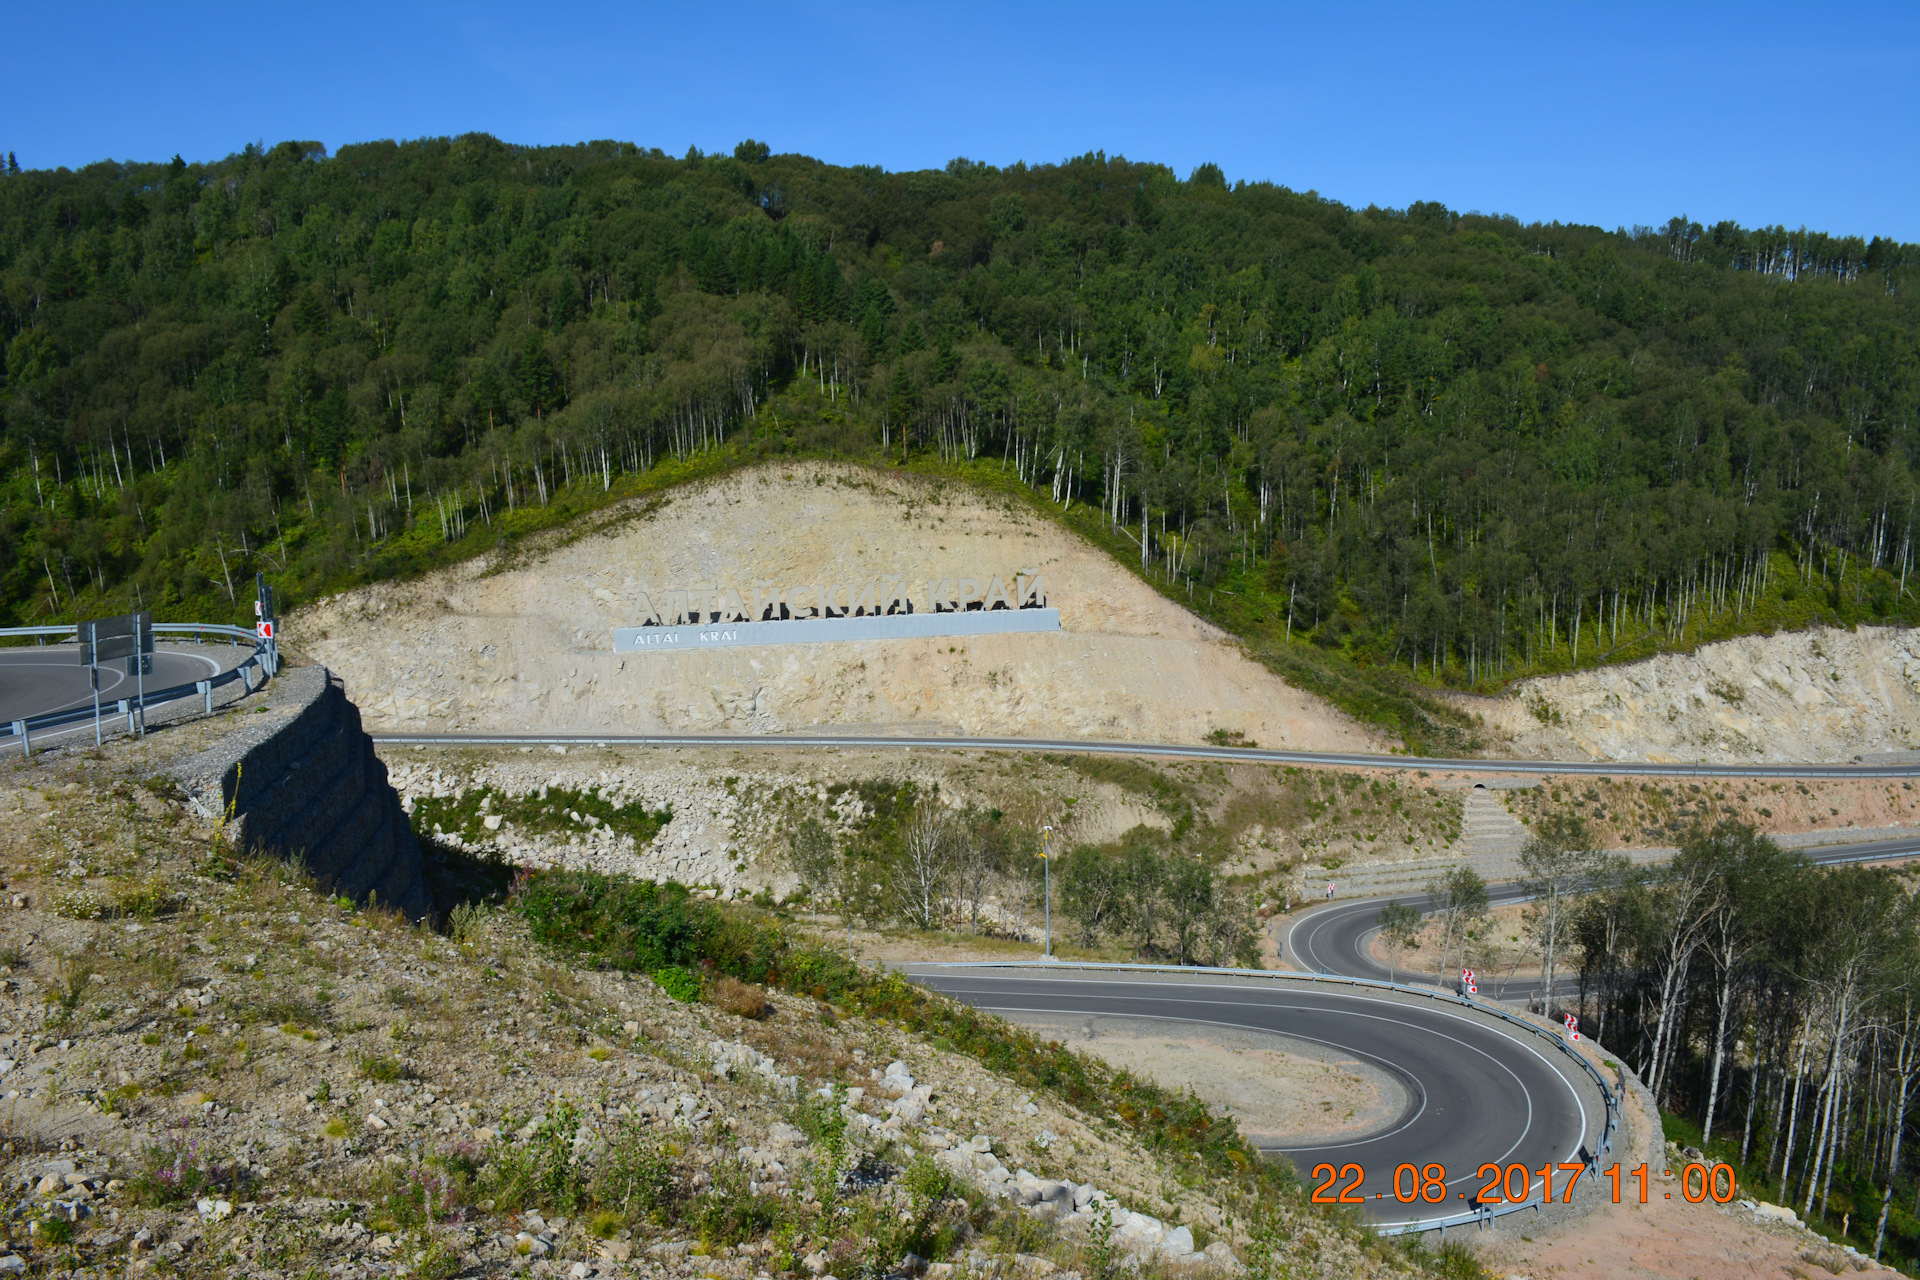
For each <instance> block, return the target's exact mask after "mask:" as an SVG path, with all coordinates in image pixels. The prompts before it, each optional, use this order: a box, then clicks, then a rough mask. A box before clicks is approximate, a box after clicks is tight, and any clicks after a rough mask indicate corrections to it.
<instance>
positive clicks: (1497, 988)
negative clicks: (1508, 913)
mask: <svg viewBox="0 0 1920 1280" xmlns="http://www.w3.org/2000/svg"><path fill="white" fill-rule="evenodd" d="M1800 852H1801V853H1802V854H1804V855H1805V856H1806V858H1807V860H1808V861H1809V862H1815V863H1819V864H1821V865H1823V866H1840V865H1843V864H1847V863H1860V862H1887V861H1892V860H1894V859H1904V858H1915V857H1920V833H1917V834H1915V835H1913V836H1910V837H1906V838H1904V839H1899V840H1875V841H1871V842H1869V843H1864V844H1834V845H1821V846H1818V847H1815V848H1808V849H1802V850H1800ZM1487 896H1488V898H1489V899H1490V900H1491V901H1492V904H1493V905H1494V906H1496V907H1498V906H1505V905H1507V904H1510V903H1515V902H1525V901H1526V900H1527V897H1528V894H1527V890H1526V889H1524V888H1522V887H1521V886H1518V885H1511V884H1499V885H1493V886H1491V887H1490V888H1489V890H1488V895H1487ZM1389 902H1400V903H1403V904H1405V905H1406V906H1410V907H1412V908H1414V909H1415V910H1416V911H1419V912H1421V913H1422V914H1426V913H1428V912H1431V911H1432V910H1433V909H1434V907H1433V902H1432V900H1431V899H1430V898H1428V897H1427V895H1426V894H1424V893H1410V894H1409V893H1402V894H1395V895H1391V896H1387V897H1379V898H1356V899H1352V900H1350V901H1341V902H1334V903H1332V904H1330V905H1328V906H1325V907H1319V908H1316V909H1315V910H1313V911H1309V912H1307V913H1305V914H1303V915H1301V916H1300V917H1299V918H1298V919H1296V920H1294V921H1293V922H1292V923H1291V924H1290V925H1288V926H1287V928H1286V931H1285V932H1284V933H1282V934H1281V935H1280V945H1281V947H1282V948H1283V949H1284V954H1285V955H1286V957H1287V958H1289V959H1291V960H1292V961H1293V962H1294V963H1296V964H1298V965H1300V966H1301V967H1302V968H1304V969H1307V970H1310V971H1311V972H1314V973H1331V974H1339V975H1341V976H1342V977H1348V978H1370V979H1373V980H1374V981H1377V982H1387V981H1389V980H1392V979H1397V980H1399V981H1401V982H1412V983H1424V982H1438V983H1441V984H1444V985H1447V986H1449V987H1451V985H1452V983H1453V980H1454V979H1455V978H1457V977H1458V976H1459V975H1458V974H1457V973H1451V972H1450V973H1446V974H1439V975H1436V974H1434V973H1433V971H1432V970H1431V969H1430V968H1429V969H1428V970H1427V971H1426V972H1425V973H1417V972H1410V971H1409V970H1407V969H1398V970H1395V971H1393V972H1391V973H1390V972H1389V971H1388V968H1387V966H1386V965H1383V964H1381V963H1380V962H1379V961H1378V960H1376V959H1374V958H1373V954H1372V948H1373V938H1374V935H1375V934H1376V933H1378V932H1379V930H1380V908H1382V907H1384V906H1386V905H1387V903H1389ZM1554 985H1555V987H1556V989H1557V990H1559V991H1560V992H1562V993H1564V992H1566V991H1569V990H1574V989H1577V987H1578V983H1577V982H1576V981H1575V980H1573V979H1566V980H1564V981H1561V982H1556V983H1555V984H1554ZM1539 990H1540V983H1539V982H1538V981H1537V980H1528V979H1521V980H1519V981H1517V982H1510V983H1505V984H1502V983H1501V982H1500V981H1499V978H1498V975H1495V974H1486V975H1483V976H1482V977H1481V979H1480V992H1481V995H1482V997H1483V998H1484V997H1491V998H1493V999H1495V1000H1527V999H1531V998H1533V997H1535V996H1537V995H1538V994H1539Z"/></svg>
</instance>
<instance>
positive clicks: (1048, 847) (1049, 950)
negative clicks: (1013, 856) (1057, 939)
mask: <svg viewBox="0 0 1920 1280" xmlns="http://www.w3.org/2000/svg"><path fill="white" fill-rule="evenodd" d="M1040 860H1041V861H1042V862H1043V863H1045V864H1046V876H1047V880H1046V884H1047V889H1046V899H1047V940H1046V949H1045V951H1044V953H1043V958H1044V959H1047V960H1051V959H1053V828H1052V827H1042V828H1040Z"/></svg>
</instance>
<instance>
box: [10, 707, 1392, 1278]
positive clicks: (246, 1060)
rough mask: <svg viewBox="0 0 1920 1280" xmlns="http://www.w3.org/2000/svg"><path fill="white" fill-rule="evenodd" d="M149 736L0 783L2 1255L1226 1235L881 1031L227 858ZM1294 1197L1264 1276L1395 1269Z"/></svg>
mask: <svg viewBox="0 0 1920 1280" xmlns="http://www.w3.org/2000/svg"><path fill="white" fill-rule="evenodd" d="M180 741H181V742H182V743H184V744H188V745H195V746H198V745H201V744H199V743H198V742H196V741H194V740H193V739H191V738H189V737H187V736H185V735H183V737H182V739H181V740H180ZM164 745H165V744H164V743H163V742H157V741H155V740H154V739H151V738H150V739H148V740H147V741H146V742H145V743H110V744H109V745H108V747H107V748H106V749H105V751H104V752H102V753H99V754H98V756H97V757H96V756H95V754H94V753H88V754H87V755H86V756H79V755H73V754H67V753H52V752H49V753H46V754H43V755H40V756H36V757H35V758H34V759H33V760H32V761H30V762H21V763H19V764H17V765H15V766H13V767H12V768H10V769H8V770H7V771H6V772H5V773H4V775H0V887H4V889H5V898H4V902H5V904H6V905H5V907H4V909H0V1091H4V1093H5V1107H6V1110H5V1120H6V1127H5V1130H4V1133H0V1186H4V1187H5V1190H6V1193H7V1197H8V1201H9V1203H10V1204H11V1205H13V1206H14V1210H13V1211H12V1212H10V1213H9V1214H8V1215H6V1216H4V1217H0V1268H4V1269H5V1270H6V1271H10V1272H16V1273H17V1272H23V1271H30V1272H31V1273H33V1274H55V1273H60V1274H66V1273H70V1272H78V1271H85V1272H87V1273H91V1274H106V1273H108V1272H113V1273H116V1274H117V1273H119V1272H121V1271H127V1270H129V1269H130V1271H131V1273H134V1274H139V1273H144V1272H148V1271H152V1272H156V1273H159V1274H180V1275H205V1276H215V1275H219V1276H231V1275H246V1276H249V1277H273V1278H276V1280H277V1278H278V1277H291V1276H298V1275H309V1274H317V1273H319V1272H322V1271H326V1272H331V1273H333V1274H340V1275H345V1274H355V1275H361V1274H396V1275H397V1274H409V1275H413V1276H416V1277H446V1276H451V1275H454V1274H459V1275H467V1276H475V1275H505V1274H513V1273H519V1272H523V1271H524V1272H529V1273H531V1274H533V1275H536V1276H545V1275H568V1276H574V1277H588V1276H593V1275H603V1276H607V1275H621V1276H627V1275H632V1276H646V1277H654V1278H658V1280H668V1278H673V1280H680V1278H682V1277H686V1278H691V1277H712V1278H715V1280H773V1278H774V1277H775V1276H781V1277H795V1278H796V1280H798V1278H800V1277H807V1276H818V1275H835V1274H837V1275H841V1276H848V1275H854V1274H868V1273H872V1272H873V1271H875V1270H876V1269H884V1268H888V1267H895V1266H897V1265H899V1264H900V1262H901V1259H900V1258H899V1257H898V1256H895V1255H894V1254H893V1253H891V1252H886V1256H881V1253H882V1252H883V1251H889V1250H890V1249H891V1245H890V1244H889V1243H888V1242H889V1241H890V1240H891V1239H893V1238H894V1237H895V1236H896V1235H898V1234H899V1229H900V1228H901V1224H904V1223H906V1222H909V1221H917V1220H919V1218H918V1217H916V1215H920V1216H925V1215H932V1216H931V1217H930V1218H928V1219H927V1220H929V1221H932V1222H934V1223H935V1224H936V1225H937V1226H940V1227H941V1229H943V1230H945V1229H947V1228H951V1232H950V1233H949V1235H948V1236H947V1237H946V1238H947V1239H949V1240H952V1241H956V1243H954V1244H953V1245H952V1246H951V1252H950V1253H949V1255H948V1256H947V1257H945V1258H940V1259H936V1260H935V1263H934V1266H932V1267H930V1268H928V1271H929V1274H930V1276H932V1277H934V1280H938V1277H941V1276H955V1275H957V1274H959V1272H960V1271H961V1269H962V1268H964V1269H965V1270H966V1271H967V1272H968V1273H971V1274H978V1275H983V1276H1009V1277H1012V1276H1019V1277H1024V1278H1027V1280H1037V1277H1040V1276H1044V1275H1048V1274H1052V1275H1055V1276H1056V1277H1058V1280H1069V1278H1070V1277H1074V1276H1075V1275H1076V1272H1079V1273H1081V1274H1084V1271H1085V1268H1086V1267H1087V1266H1088V1265H1090V1264H1091V1263H1094V1262H1096V1261H1097V1260H1098V1259H1099V1257H1100V1254H1099V1252H1098V1249H1097V1246H1098V1245H1099V1244H1100V1242H1101V1240H1102V1232H1103V1231H1104V1232H1110V1238H1111V1241H1112V1244H1113V1246H1114V1247H1115V1248H1116V1249H1117V1250H1118V1251H1119V1252H1118V1253H1117V1254H1116V1255H1114V1256H1115V1257H1128V1256H1131V1257H1134V1258H1137V1259H1139V1260H1141V1261H1142V1262H1145V1263H1149V1264H1153V1265H1155V1266H1160V1267H1167V1266H1172V1267H1178V1268H1182V1269H1190V1270H1195V1271H1199V1270H1214V1271H1219V1272H1231V1271H1232V1270H1233V1269H1234V1268H1235V1267H1236V1265H1237V1264H1236V1263H1235V1261H1234V1258H1233V1251H1234V1250H1235V1249H1236V1248H1244V1247H1246V1240H1245V1234H1244V1223H1243V1221H1242V1220H1240V1219H1239V1218H1235V1219H1233V1220H1231V1221H1230V1219H1229V1213H1230V1211H1231V1210H1230V1207H1229V1206H1228V1205H1227V1204H1226V1203H1224V1202H1223V1199H1222V1196H1221V1195H1220V1193H1219V1188H1220V1184H1218V1183H1215V1182H1212V1181H1209V1180H1207V1179H1205V1178H1202V1177H1198V1176H1196V1174H1195V1172H1194V1171H1193V1170H1192V1169H1190V1168H1188V1167H1186V1166H1184V1165H1181V1164H1177V1162H1175V1161H1174V1160H1173V1159H1172V1158H1171V1157H1162V1156H1160V1155H1156V1154H1154V1153H1152V1152H1149V1151H1147V1150H1145V1149H1144V1148H1142V1147H1141V1146H1140V1145H1139V1144H1138V1143H1137V1142H1135V1141H1134V1140H1133V1139H1132V1138H1131V1137H1130V1136H1129V1132H1128V1131H1127V1130H1125V1129H1124V1128H1122V1127H1119V1126H1116V1125H1115V1124H1113V1123H1110V1122H1109V1121H1108V1119H1107V1118H1106V1117H1102V1116H1091V1115H1086V1114H1083V1113H1081V1112H1079V1111H1077V1110H1075V1109H1074V1108H1072V1107H1069V1106H1066V1105H1064V1104H1062V1103H1061V1102H1060V1101H1059V1100H1058V1099H1057V1098H1054V1097H1052V1096H1051V1095H1048V1094H1046V1093H1044V1092H1041V1091H1037V1090H1030V1089H1028V1088H1024V1087H1021V1086H1019V1085H1017V1084H1016V1083H1015V1082H1013V1081H1012V1080H1010V1079H1008V1078H1006V1077H1003V1076H999V1075H996V1074H994V1073H993V1072H990V1071H988V1070H987V1069H985V1068H984V1067H983V1066H981V1065H980V1063H979V1061H977V1060H976V1059H974V1058H971V1057H967V1056H964V1055H961V1054H959V1053H955V1052H951V1051H949V1050H947V1049H944V1048H941V1047H937V1046H935V1045H933V1044H930V1043H927V1042H925V1041H923V1040H921V1039H919V1038H916V1037H914V1036H911V1035H907V1034H904V1033H902V1032H901V1031H900V1030H899V1028H898V1027H896V1026H893V1025H891V1024H888V1023H882V1022H873V1021H869V1020H867V1019H863V1018H860V1017H857V1016H848V1015H847V1014H846V1013H845V1012H844V1011H836V1010H835V1009H833V1008H831V1007H829V1006H826V1005H824V1004H820V1003H818V1002H816V1001H814V1000H811V999H809V998H806V997H804V996H792V995H780V994H776V995H775V997H774V999H773V1001H772V1006H773V1007H772V1011H771V1014H770V1016H765V1017H764V1018H761V1019H754V1018H751V1017H746V1016H740V1015H739V1014H737V1013H735V1012H728V1011H726V1010H725V1009H723V1008H720V1007H716V1006H715V1005H713V1004H686V1003H681V1002H679V1001H677V1000H674V999H671V998H669V997H668V996H667V995H666V994H665V992H664V991H662V990H661V989H660V988H659V987H657V986H656V985H655V984H654V983H653V982H652V981H651V980H649V979H647V978H644V977H637V976H636V977H623V976H621V975H619V974H616V973H608V972H598V971H592V970H586V969H581V968H577V967H572V966H570V965H568V964H567V963H565V962H563V961H557V960H556V959H555V958H554V957H553V956H552V955H551V954H550V953H547V952H545V951H543V950H542V949H540V948H538V947H536V946H534V945H532V944H531V943H530V941H529V939H528V937H527V934H526V932H525V929H524V926H523V925H522V923H521V922H520V920H519V917H518V916H517V915H516V914H514V913H512V912H485V913H477V914H476V913H464V914H463V915H462V916H461V917H460V918H459V920H458V924H457V927H456V929H455V931H454V933H453V935H452V936H440V935H436V934H434V933H432V932H430V931H427V930H425V929H422V928H419V927H416V926H410V925H408V924H407V923H406V922H405V921H404V919H403V918H401V917H400V916H399V915H398V914H397V913H394V912H388V911H367V910H357V909H352V908H348V907H344V906H342V905H341V904H340V903H339V902H337V901H334V900H331V899H328V898H325V897H322V896H320V895H319V894H317V893H315V892H313V891H312V890H311V889H310V888H309V887H307V886H306V885H305V884H303V883H302V882H301V881H300V880H299V879H298V878H297V877H296V876H294V875H292V874H289V873H288V871H287V869H286V868H285V867H284V865H283V864H280V863H277V862H272V861H260V862H246V861H240V862H235V861H232V860H230V858H229V856H228V855H227V854H226V853H224V852H223V851H222V849H221V848H220V846H218V845H211V846H210V845H209V843H208V839H209V835H210V834H211V833H210V832H209V831H208V830H207V829H206V828H204V827H202V826H201V825H200V824H198V823H196V822H194V821H193V820H192V818H191V814H190V811H189V809H188V808H187V806H186V805H185V804H184V802H182V801H179V800H176V799H169V798H168V796H169V795H170V794H172V793H171V792H170V789H169V787H168V786H167V785H165V783H164V782H163V781H161V780H158V779H156V780H155V785H153V786H151V787H148V786H143V785H142V784H141V781H140V780H141V779H146V778H152V777H153V775H152V772H151V771H152V769H153V767H154V766H156V765H162V766H164V764H165V761H164V759H159V758H156V757H157V756H160V755H162V754H163V751H162V749H163V748H164ZM709 994H711V993H709ZM752 1003H754V1004H755V1005H756V1006H758V1007H757V1008H756V1010H755V1011H757V1012H765V1008H764V1005H762V1004H760V1002H759V1000H757V999H756V1000H755V1001H753V1002H752ZM822 1089H829V1090H830V1093H829V1096H827V1097H824V1098H823V1097H820V1096H819V1091H820V1090H822ZM516 1170H519V1171H521V1172H519V1173H516V1172H515V1171H516ZM929 1170H936V1171H938V1170H944V1171H945V1173H947V1174H950V1175H952V1177H953V1181H951V1182H935V1181H929V1178H930V1177H931V1176H932V1175H931V1174H930V1173H929ZM522 1174H524V1175H525V1176H524V1177H523V1176H522ZM609 1179H613V1180H612V1181H609ZM636 1179H637V1180H638V1181H637V1182H636V1181H635V1180H636ZM623 1187H624V1188H626V1190H625V1191H621V1190H620V1188H623ZM636 1187H637V1188H638V1189H637V1190H636V1189H635V1188H636ZM623 1196H624V1197H625V1198H624V1199H623V1198H622V1197H623ZM636 1197H637V1198H636ZM823 1198H824V1199H827V1200H829V1201H831V1202H832V1203H831V1204H829V1205H827V1206H824V1207H823V1205H822V1203H821V1200H822V1199H823ZM565 1206H571V1207H565ZM1285 1212H1286V1215H1287V1216H1285V1217H1284V1218H1283V1221H1282V1224H1281V1237H1280V1239H1279V1240H1278V1241H1277V1253H1276V1255H1275V1257H1274V1265H1275V1267H1276V1268H1279V1267H1285V1268H1288V1271H1287V1273H1288V1274H1295V1275H1307V1274H1313V1275H1326V1276H1335V1275H1338V1276H1348V1275H1358V1276H1385V1275H1390V1274H1404V1273H1405V1270H1406V1261H1407V1260H1406V1259H1404V1258H1402V1257H1401V1256H1400V1255H1398V1254H1397V1252H1396V1251H1394V1250H1392V1249H1390V1248H1387V1247H1383V1246H1375V1245H1370V1244H1369V1243H1368V1242H1367V1241H1366V1240H1365V1239H1364V1238H1362V1237H1361V1236H1359V1235H1358V1233H1356V1232H1354V1231H1352V1230H1351V1229H1350V1228H1348V1227H1345V1226H1342V1225H1341V1224H1340V1223H1338V1222H1335V1221H1332V1220H1329V1219H1325V1218H1322V1217H1320V1216H1318V1215H1316V1214H1312V1213H1308V1212H1306V1211H1305V1210H1304V1208H1302V1209H1300V1210H1297V1211H1295V1210H1288V1211H1285ZM809 1224H811V1225H809ZM1103 1224H1107V1225H1103Z"/></svg>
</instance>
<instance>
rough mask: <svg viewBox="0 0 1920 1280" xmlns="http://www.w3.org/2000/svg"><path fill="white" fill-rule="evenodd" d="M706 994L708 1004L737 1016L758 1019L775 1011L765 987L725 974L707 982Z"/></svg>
mask: <svg viewBox="0 0 1920 1280" xmlns="http://www.w3.org/2000/svg"><path fill="white" fill-rule="evenodd" d="M706 996H707V1003H708V1004H710V1005H712V1006H713V1007H714V1008H716V1009H720V1010H723V1011H725V1012H727V1013H731V1014H734V1015H736V1016H737V1017H742V1018H755V1019H758V1018H764V1017H766V1016H767V1015H768V1014H770V1013H772V1012H773V1005H772V1003H771V1002H770V1001H769V1000H768V999H767V989H766V988H765V987H763V986H760V985H759V984H758V983H754V982H742V981H740V979H738V978H729V977H727V976H726V975H725V974H722V975H720V976H719V977H717V978H714V979H712V980H710V981H709V982H708V983H707V991H706Z"/></svg>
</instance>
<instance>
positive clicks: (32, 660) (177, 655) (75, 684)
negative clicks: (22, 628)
mask: <svg viewBox="0 0 1920 1280" xmlns="http://www.w3.org/2000/svg"><path fill="white" fill-rule="evenodd" d="M251 653H252V651H251V650H249V649H245V648H241V647H238V646H233V645H222V644H212V645H179V646H156V648H155V652H154V655H153V671H152V673H151V674H150V675H148V676H146V677H145V680H144V683H145V685H146V687H147V689H148V690H149V691H151V690H155V689H165V688H167V687H169V686H171V685H180V684H192V683H193V682H194V681H196V680H205V679H207V678H208V677H209V676H215V675H219V674H220V673H221V672H222V671H225V670H227V669H228V668H229V667H232V666H236V665H238V664H239V663H241V662H244V661H246V659H247V658H248V657H249V656H251ZM135 684H136V681H135V679H134V677H132V676H130V675H128V674H127V666H126V663H125V662H124V661H121V662H115V663H111V664H109V665H106V666H102V667H101V668H100V706H101V712H102V714H103V715H104V714H107V713H109V712H111V711H112V710H113V705H112V704H113V703H115V702H117V701H119V700H120V699H121V698H130V697H132V696H133V692H134V686H135ZM92 705H93V690H92V687H91V686H90V685H89V684H88V682H87V668H85V667H83V666H81V665H80V657H79V649H78V647H77V646H75V645H71V644H48V645H22V646H20V647H18V648H8V649H0V722H11V721H14V720H24V719H26V718H27V717H28V716H40V715H47V714H50V713H52V712H55V711H68V710H72V709H73V708H76V707H91V706H92ZM92 728H93V726H92V723H91V722H89V723H88V724H86V725H83V726H79V727H77V728H71V729H66V730H48V731H47V732H46V734H45V735H44V736H47V737H54V736H58V735H59V734H60V733H63V732H79V731H80V729H86V730H87V731H89V732H91V730H92ZM39 736H41V735H36V737H39Z"/></svg>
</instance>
